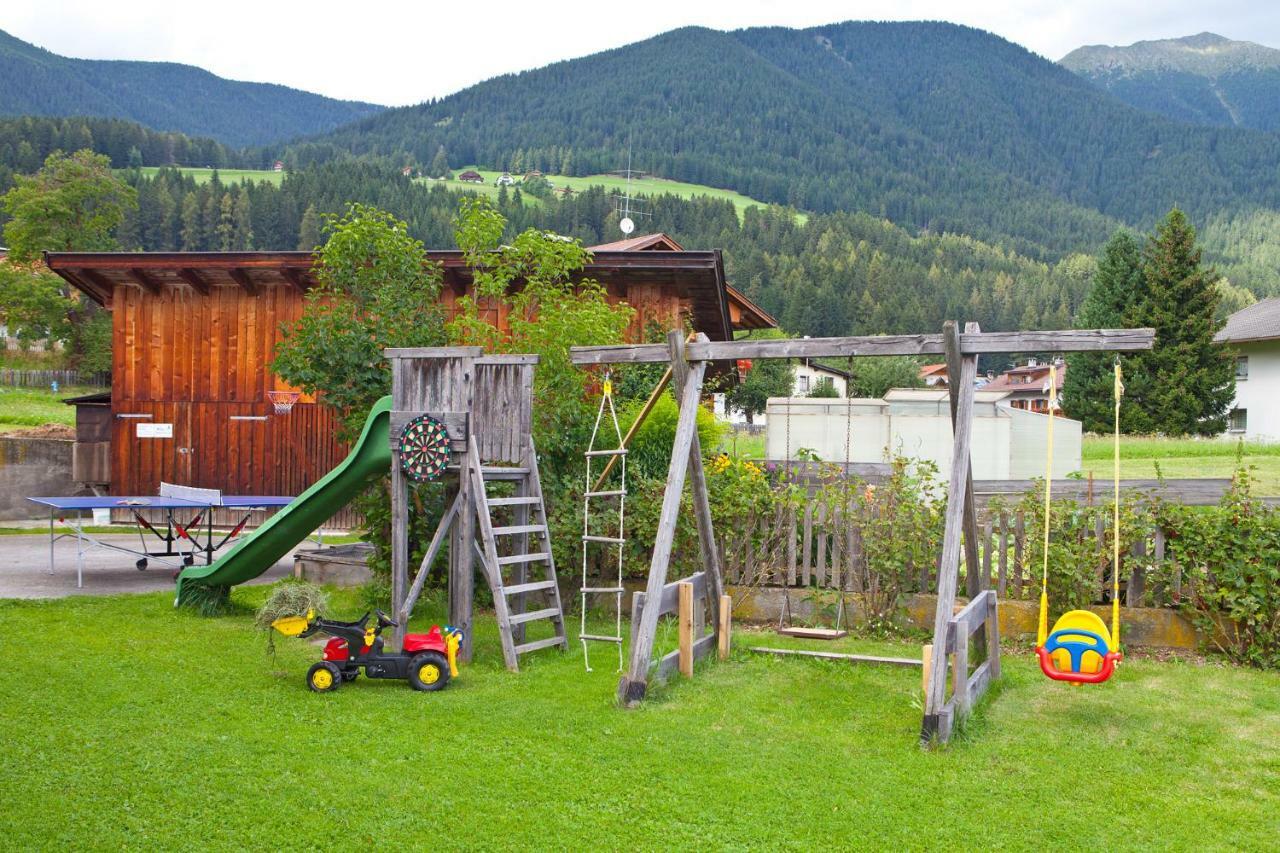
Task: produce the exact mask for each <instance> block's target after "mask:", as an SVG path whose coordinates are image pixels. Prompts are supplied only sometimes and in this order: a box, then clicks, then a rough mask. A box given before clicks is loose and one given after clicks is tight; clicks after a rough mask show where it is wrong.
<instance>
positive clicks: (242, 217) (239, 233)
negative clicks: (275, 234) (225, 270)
mask: <svg viewBox="0 0 1280 853" xmlns="http://www.w3.org/2000/svg"><path fill="white" fill-rule="evenodd" d="M250 210H251V208H250V206H249V192H248V190H246V189H244V188H241V190H240V192H238V193H236V200H235V205H234V208H233V212H232V234H231V245H232V248H233V250H234V251H237V252H247V251H249V250H250V249H252V248H253V217H252V215H251V212H250Z"/></svg>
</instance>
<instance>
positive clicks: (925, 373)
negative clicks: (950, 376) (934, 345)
mask: <svg viewBox="0 0 1280 853" xmlns="http://www.w3.org/2000/svg"><path fill="white" fill-rule="evenodd" d="M920 379H921V380H922V381H923V382H924V385H925V387H926V388H935V387H936V388H946V387H947V365H946V363H945V362H944V363H942V364H926V365H924V366H923V367H921V368H920Z"/></svg>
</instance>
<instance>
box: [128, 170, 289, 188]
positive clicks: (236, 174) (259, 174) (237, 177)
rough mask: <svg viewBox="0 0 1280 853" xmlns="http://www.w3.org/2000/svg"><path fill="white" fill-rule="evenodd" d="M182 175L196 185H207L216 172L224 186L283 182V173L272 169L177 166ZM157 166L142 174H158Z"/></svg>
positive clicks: (277, 183) (143, 171)
mask: <svg viewBox="0 0 1280 853" xmlns="http://www.w3.org/2000/svg"><path fill="white" fill-rule="evenodd" d="M165 168H170V167H165ZM177 168H178V170H179V171H180V172H182V173H183V174H184V175H190V176H191V177H193V178H195V181H196V183H197V184H207V183H209V179H210V178H211V177H212V176H213V173H214V172H215V171H216V172H217V173H218V180H220V181H222V183H224V184H237V183H239V182H240V181H253V182H258V181H265V182H266V183H268V184H275V185H276V186H280V182H281V181H283V180H284V172H276V171H274V170H272V169H216V170H215V169H203V168H197V167H195V166H179V167H177ZM159 171H160V168H159V167H158V166H143V167H142V174H144V175H148V176H150V175H154V174H155V173H156V172H159Z"/></svg>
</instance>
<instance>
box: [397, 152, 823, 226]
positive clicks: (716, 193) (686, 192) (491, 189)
mask: <svg viewBox="0 0 1280 853" xmlns="http://www.w3.org/2000/svg"><path fill="white" fill-rule="evenodd" d="M468 169H474V170H475V171H477V172H479V173H480V175H481V176H483V177H484V184H469V183H465V182H463V181H459V180H452V181H444V180H435V179H432V178H421V179H419V180H420V182H421V183H424V184H427V185H428V186H430V185H434V184H443V185H445V186H447V187H449V189H460V190H475V191H477V192H480V193H483V194H485V195H489V196H497V194H498V188H497V187H496V186H494V184H493V182H494V179H495V178H497V177H498V176H499V175H501V174H502V172H500V171H491V170H488V169H477V168H475V167H474V166H464V167H462V168H461V169H455V170H454V174H455V175H460V174H462V173H463V172H465V171H467V170H468ZM514 177H515V178H516V179H517V180H519V178H520V176H518V175H516V176H514ZM546 177H547V180H548V181H550V182H551V185H552V186H554V187H564V186H568V187H570V188H572V189H573V190H574V191H575V192H579V191H582V190H585V189H590V188H591V187H599V186H602V187H604V188H605V189H606V190H620V191H621V190H625V189H626V188H627V181H626V179H625V178H622V177H619V176H618V175H587V176H585V177H571V176H567V175H547V176H546ZM508 191H509V190H508ZM631 192H632V195H636V196H657V195H663V194H670V195H674V196H679V197H680V198H695V197H698V196H709V197H711V198H716V199H722V200H726V201H731V202H733V206H734V208H735V209H736V210H737V211H738V215H739V216H741V215H742V212H743V211H744V210H746V209H747V208H748V207H763V206H764V202H761V201H757V200H756V199H754V198H751V197H749V196H745V195H742V194H741V193H737V192H734V191H733V190H726V189H719V188H717V187H709V186H705V185H703V184H687V183H684V182H683V181H669V180H667V179H665V178H640V179H632V181H631ZM524 198H525V199H526V204H538V203H540V202H539V201H538V199H536V198H533V197H532V196H528V195H525V196H524ZM801 216H802V220H801V221H803V215H801ZM636 228H637V231H638V232H639V233H645V232H646V229H645V227H644V223H643V222H639V223H638V224H637V226H636Z"/></svg>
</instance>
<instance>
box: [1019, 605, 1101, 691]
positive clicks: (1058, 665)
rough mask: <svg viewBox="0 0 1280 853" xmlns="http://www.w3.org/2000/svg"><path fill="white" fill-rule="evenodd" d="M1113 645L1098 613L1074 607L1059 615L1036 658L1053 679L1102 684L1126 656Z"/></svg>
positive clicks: (1046, 673) (1037, 651)
mask: <svg viewBox="0 0 1280 853" xmlns="http://www.w3.org/2000/svg"><path fill="white" fill-rule="evenodd" d="M1111 646H1112V642H1111V632H1110V631H1109V630H1107V625H1106V623H1105V622H1103V621H1102V618H1101V617H1100V616H1098V614H1096V613H1092V612H1090V611H1088V610H1071V611H1068V612H1066V613H1064V614H1062V616H1060V617H1058V621H1057V622H1055V623H1054V625H1053V630H1052V631H1051V632H1050V633H1049V636H1048V637H1046V638H1045V642H1044V645H1042V646H1037V647H1036V657H1038V658H1039V659H1040V669H1041V671H1042V672H1044V674H1045V675H1047V676H1049V677H1050V678H1052V679H1053V680H1054V681H1068V682H1071V683H1073V684H1100V683H1102V682H1104V681H1106V680H1107V679H1108V678H1110V677H1111V675H1112V673H1114V672H1115V669H1116V662H1117V661H1119V660H1120V659H1121V658H1122V657H1123V655H1121V654H1120V652H1118V651H1112V648H1111Z"/></svg>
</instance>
